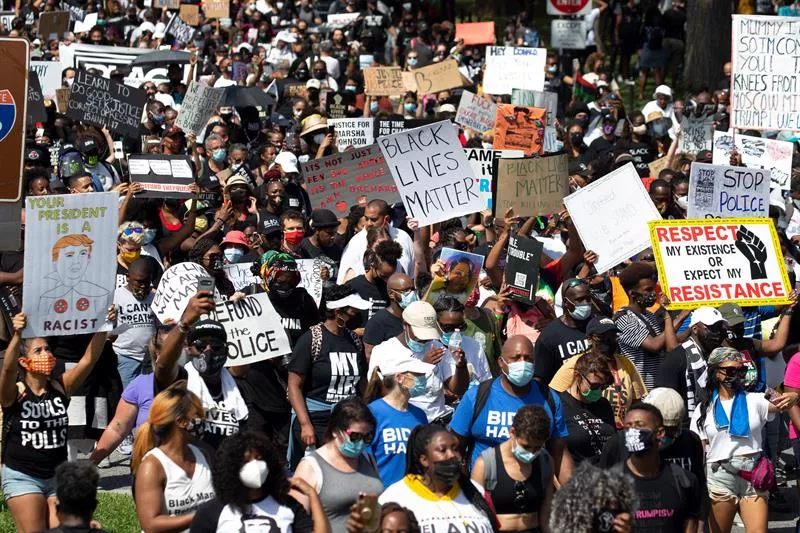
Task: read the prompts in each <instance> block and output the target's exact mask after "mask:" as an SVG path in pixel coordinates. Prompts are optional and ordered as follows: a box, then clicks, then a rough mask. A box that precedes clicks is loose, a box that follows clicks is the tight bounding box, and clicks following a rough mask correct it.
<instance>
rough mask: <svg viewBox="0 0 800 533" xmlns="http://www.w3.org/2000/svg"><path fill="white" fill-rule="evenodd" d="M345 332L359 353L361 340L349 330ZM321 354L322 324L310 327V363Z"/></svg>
mask: <svg viewBox="0 0 800 533" xmlns="http://www.w3.org/2000/svg"><path fill="white" fill-rule="evenodd" d="M345 331H346V332H347V333H348V334H350V340H352V341H353V344H355V345H356V349H357V350H358V351H361V350H362V349H363V348H362V346H361V339H359V338H358V335H356V334H355V333H353V332H352V331H350V330H349V329H345ZM321 353H322V322H320V323H319V324H317V325H315V326H311V361H312V362H313V361H316V360H317V359H318V358H319V356H320V354H321Z"/></svg>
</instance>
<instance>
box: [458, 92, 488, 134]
mask: <svg viewBox="0 0 800 533" xmlns="http://www.w3.org/2000/svg"><path fill="white" fill-rule="evenodd" d="M496 116H497V105H496V104H495V103H494V102H492V101H491V100H488V99H486V98H483V97H481V96H478V95H477V94H473V93H471V92H469V91H464V92H462V93H461V101H460V102H459V103H458V111H457V112H456V118H455V122H456V124H460V125H461V126H464V127H465V128H470V129H473V130H475V131H477V132H480V133H483V132H485V131H488V130H491V129H493V128H494V121H495V118H496Z"/></svg>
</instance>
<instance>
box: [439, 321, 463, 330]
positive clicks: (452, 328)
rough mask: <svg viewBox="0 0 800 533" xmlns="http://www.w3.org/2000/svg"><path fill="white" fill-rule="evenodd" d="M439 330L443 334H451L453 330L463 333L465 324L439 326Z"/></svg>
mask: <svg viewBox="0 0 800 533" xmlns="http://www.w3.org/2000/svg"><path fill="white" fill-rule="evenodd" d="M439 328H441V330H442V331H443V332H445V333H453V332H454V331H455V330H457V329H458V330H461V331H464V330H466V329H467V324H466V323H464V322H462V323H460V324H439Z"/></svg>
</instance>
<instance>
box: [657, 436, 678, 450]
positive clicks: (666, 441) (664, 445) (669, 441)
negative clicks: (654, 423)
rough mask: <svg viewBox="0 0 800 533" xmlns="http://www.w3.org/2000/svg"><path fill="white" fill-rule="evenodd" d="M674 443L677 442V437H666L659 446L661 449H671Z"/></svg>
mask: <svg viewBox="0 0 800 533" xmlns="http://www.w3.org/2000/svg"><path fill="white" fill-rule="evenodd" d="M674 442H675V437H667V436H666V435H665V436H663V437H661V442H660V443H659V446H660V447H661V448H669V447H670V446H672V443H674Z"/></svg>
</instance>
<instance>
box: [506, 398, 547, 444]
mask: <svg viewBox="0 0 800 533" xmlns="http://www.w3.org/2000/svg"><path fill="white" fill-rule="evenodd" d="M511 429H513V430H514V435H516V436H518V437H522V438H524V439H526V440H537V441H546V440H547V439H548V437H550V416H549V415H548V414H547V411H545V410H544V407H542V406H541V405H524V406H522V408H521V409H520V410H519V411H517V414H516V416H515V417H514V422H513V423H512V424H511Z"/></svg>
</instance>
